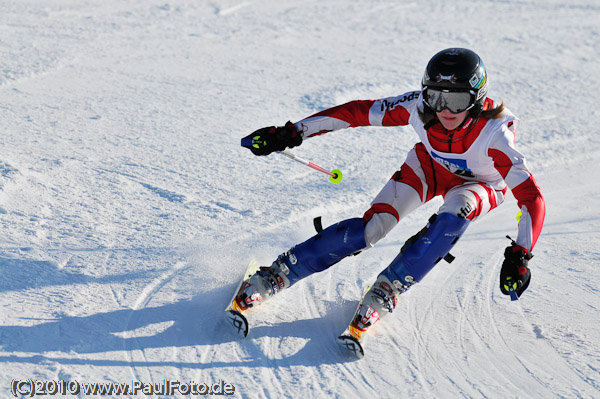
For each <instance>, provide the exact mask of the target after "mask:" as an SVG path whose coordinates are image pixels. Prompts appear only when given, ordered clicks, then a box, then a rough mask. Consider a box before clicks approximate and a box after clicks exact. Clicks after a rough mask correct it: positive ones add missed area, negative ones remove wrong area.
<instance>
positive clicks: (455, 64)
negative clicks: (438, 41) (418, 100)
mask: <svg viewBox="0 0 600 399" xmlns="http://www.w3.org/2000/svg"><path fill="white" fill-rule="evenodd" d="M428 88H435V89H438V90H444V91H466V92H471V93H472V94H473V96H472V103H473V105H474V106H473V107H472V108H471V115H472V116H474V117H476V116H478V115H479V114H480V113H481V111H482V109H483V102H484V101H485V98H486V94H487V89H488V85H487V72H486V71H485V66H484V65H483V61H482V60H481V58H480V57H479V56H478V55H477V54H476V53H475V52H473V51H471V50H469V49H466V48H449V49H446V50H442V51H440V52H439V53H437V54H436V55H434V56H433V57H432V58H431V60H429V63H428V64H427V68H425V73H424V75H423V81H422V82H421V89H422V94H423V99H424V100H426V99H427V93H426V91H427V89H428ZM425 106H426V107H428V105H427V102H425Z"/></svg>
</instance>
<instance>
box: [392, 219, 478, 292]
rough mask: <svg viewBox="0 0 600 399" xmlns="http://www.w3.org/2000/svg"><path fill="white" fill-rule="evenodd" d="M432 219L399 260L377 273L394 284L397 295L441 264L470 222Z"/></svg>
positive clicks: (412, 240) (401, 252) (408, 243)
mask: <svg viewBox="0 0 600 399" xmlns="http://www.w3.org/2000/svg"><path fill="white" fill-rule="evenodd" d="M432 219H433V220H432ZM432 219H430V220H429V227H426V228H424V229H423V230H421V232H419V233H418V234H417V235H415V236H413V237H412V238H410V239H409V240H408V241H407V242H406V244H405V245H404V247H403V248H402V250H401V251H400V253H399V254H398V256H396V258H395V259H394V260H393V261H392V263H391V264H390V265H389V266H388V267H387V268H386V269H385V270H384V271H382V272H381V273H380V275H384V276H386V277H387V278H388V279H389V280H390V281H391V282H393V283H394V286H396V288H397V289H399V290H400V291H404V290H406V289H408V288H410V286H411V285H413V284H414V283H417V282H419V281H421V279H422V278H423V277H425V275H426V274H427V273H429V271H430V270H431V269H433V267H434V266H435V265H436V264H437V263H438V262H439V261H440V260H442V259H443V258H444V257H445V256H446V255H448V253H449V252H450V250H451V249H452V247H453V246H454V244H455V243H456V242H457V241H458V239H459V238H460V237H461V236H462V234H463V233H464V232H465V230H466V229H467V227H468V226H469V222H470V221H469V220H467V219H463V218H460V217H458V216H455V215H453V214H450V213H441V214H439V215H434V217H432ZM396 281H398V282H399V283H400V284H398V283H397V282H396Z"/></svg>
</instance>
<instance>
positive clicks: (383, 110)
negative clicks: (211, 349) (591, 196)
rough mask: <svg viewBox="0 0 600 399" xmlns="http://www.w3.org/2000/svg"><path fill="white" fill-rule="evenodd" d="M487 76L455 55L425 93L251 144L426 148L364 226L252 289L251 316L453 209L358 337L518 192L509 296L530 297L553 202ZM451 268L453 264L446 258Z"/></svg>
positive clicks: (430, 230)
mask: <svg viewBox="0 0 600 399" xmlns="http://www.w3.org/2000/svg"><path fill="white" fill-rule="evenodd" d="M487 90H488V82H487V73H486V70H485V67H484V64H483V62H482V60H481V58H480V57H479V56H478V55H477V54H476V53H474V52H473V51H471V50H468V49H463V48H451V49H446V50H442V51H440V52H439V53H437V54H436V55H434V56H433V58H431V60H430V61H429V63H428V64H427V67H426V69H425V73H424V76H423V79H422V83H421V90H420V91H412V92H408V93H405V94H402V95H400V96H397V97H390V98H384V99H379V100H368V101H352V102H349V103H346V104H343V105H339V106H336V107H333V108H330V109H327V110H324V111H321V112H319V113H317V114H314V115H312V116H310V117H308V118H306V119H302V120H301V121H299V122H296V123H292V122H289V121H288V122H287V123H286V124H285V125H284V126H281V127H274V126H270V127H265V128H262V129H259V130H257V131H255V132H254V133H252V134H250V135H248V136H247V137H245V138H244V139H242V142H243V143H245V142H246V143H247V142H248V140H250V142H251V143H252V145H249V146H248V148H249V149H250V150H251V151H252V152H253V153H254V154H255V155H267V154H270V153H272V152H274V151H282V150H284V149H286V148H288V147H289V148H292V147H295V146H298V145H300V144H302V142H303V140H305V139H308V138H311V137H315V136H318V135H321V134H324V133H328V132H331V131H335V130H340V129H344V128H348V127H357V126H405V125H409V124H410V125H411V126H412V127H413V129H414V130H415V131H416V132H417V135H418V136H419V139H420V142H419V143H417V144H416V145H415V146H414V148H412V149H411V150H410V151H409V152H408V155H407V157H406V161H405V162H404V164H403V165H402V166H401V167H400V170H398V171H397V172H396V173H395V174H394V175H393V176H392V178H391V179H390V180H389V181H388V182H387V184H386V185H385V186H384V187H383V189H382V190H381V192H380V193H379V194H378V195H377V196H376V197H375V199H374V200H373V202H372V203H371V207H370V208H369V209H368V210H367V211H366V212H365V213H364V215H363V216H362V217H360V218H352V219H347V220H343V221H341V222H339V223H337V224H335V225H332V226H330V227H328V228H327V229H325V230H322V231H320V232H319V233H318V234H316V235H315V236H313V237H312V238H310V239H308V240H306V241H305V242H303V243H301V244H298V245H296V246H294V247H292V248H291V249H290V250H289V251H287V252H284V253H283V254H281V255H279V257H278V258H277V259H276V260H275V261H274V262H273V264H272V265H271V266H268V267H261V268H260V270H259V271H258V272H256V273H255V274H254V275H252V277H250V278H249V279H248V280H246V281H245V282H244V283H243V284H242V286H241V288H240V290H239V291H238V293H237V295H236V297H235V298H234V301H233V307H234V308H235V309H236V310H238V311H240V312H243V311H244V310H246V309H248V308H251V307H255V306H258V305H260V304H262V303H263V302H264V301H266V300H268V299H270V298H271V297H273V296H274V295H275V294H277V293H278V292H279V291H281V290H282V289H287V288H289V287H290V286H292V285H294V284H295V283H296V282H298V281H299V280H301V279H303V278H305V277H307V276H309V275H311V274H313V273H317V272H320V271H323V270H326V269H327V268H329V267H330V266H332V265H334V264H335V263H337V262H339V261H340V260H342V259H343V258H345V257H347V256H349V255H353V254H357V253H359V252H361V251H363V250H365V249H368V248H370V247H372V246H373V245H375V243H377V242H378V241H379V240H381V239H382V238H383V237H385V235H386V234H387V233H388V232H389V231H390V230H392V228H394V226H396V225H397V224H398V222H399V221H400V220H401V219H402V218H403V217H404V216H406V215H407V214H408V213H410V212H411V211H413V210H415V209H416V208H418V207H419V206H421V205H423V204H425V203H426V202H427V201H429V200H431V199H432V198H434V197H436V196H439V195H441V196H442V197H443V198H444V203H443V205H442V206H441V207H440V208H439V210H438V212H437V214H434V215H433V216H432V217H431V218H430V219H429V221H428V223H427V225H426V227H425V228H423V229H422V230H421V231H420V232H419V233H417V234H416V235H415V236H413V237H412V238H410V239H409V240H408V241H407V242H406V243H405V244H404V246H403V247H402V249H401V250H400V253H399V254H398V255H397V257H396V258H395V259H394V260H393V261H392V262H391V263H390V265H389V266H388V267H387V268H386V269H384V270H383V271H382V272H381V273H380V274H379V275H378V277H377V280H376V281H375V283H374V284H373V285H372V287H371V288H370V290H369V291H368V292H367V293H366V294H365V296H364V297H363V300H362V302H361V304H360V305H359V309H358V311H357V314H356V317H355V318H354V319H353V320H352V322H351V325H350V327H351V329H352V330H354V331H353V335H355V336H357V338H362V335H363V334H364V333H365V332H366V331H367V329H368V328H369V327H370V326H372V325H373V324H374V323H376V322H377V321H378V320H379V319H380V318H382V317H384V316H385V315H386V314H388V313H390V312H392V311H393V310H394V307H395V305H396V301H397V297H398V295H400V294H402V293H403V292H405V291H406V290H407V289H409V288H410V287H411V286H412V285H414V284H415V283H417V282H419V281H421V280H422V279H423V277H424V276H425V275H426V274H427V273H428V272H429V271H430V270H431V269H432V268H433V267H434V266H435V265H436V264H437V262H439V261H440V260H441V259H443V258H445V257H446V255H448V253H449V251H450V249H451V248H452V247H453V246H454V244H456V242H457V241H458V239H459V238H460V237H461V236H462V234H463V233H464V232H465V230H466V229H467V227H468V226H469V224H470V223H471V222H473V221H475V220H477V219H479V218H481V217H482V216H484V215H486V214H487V213H488V212H490V211H491V210H492V209H494V208H496V207H497V206H498V205H500V204H501V203H502V202H503V201H504V198H505V194H506V191H507V187H509V188H510V189H511V191H512V193H513V195H514V196H515V197H516V199H517V201H518V206H519V208H520V214H521V216H520V219H519V222H518V235H517V238H516V240H515V241H512V244H511V245H510V246H509V247H507V248H506V250H505V251H504V262H503V264H502V269H501V271H500V290H501V291H502V293H503V294H506V295H508V294H509V291H511V290H514V292H516V294H517V295H518V296H520V295H521V294H522V293H523V292H524V291H525V290H526V289H527V287H528V285H529V281H530V277H531V273H530V270H529V267H528V261H529V260H530V259H531V258H532V254H531V251H532V249H533V247H534V245H535V243H536V241H537V239H538V237H539V235H540V232H541V230H542V224H543V221H544V216H545V202H544V199H543V197H542V194H541V192H540V189H539V187H538V186H537V184H536V182H535V179H534V178H533V176H532V175H531V173H530V172H529V170H528V169H527V166H526V164H525V157H524V156H523V155H522V154H521V153H520V152H519V151H517V149H516V148H515V143H514V142H515V130H516V128H517V125H518V122H519V120H518V119H517V118H516V117H515V116H514V115H513V114H512V113H511V112H510V111H509V110H508V109H506V108H505V107H504V102H502V103H501V104H497V103H495V102H494V101H492V100H491V99H489V98H487V96H486V93H487ZM446 259H449V258H446Z"/></svg>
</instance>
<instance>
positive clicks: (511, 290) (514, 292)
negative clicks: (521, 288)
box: [508, 287, 519, 301]
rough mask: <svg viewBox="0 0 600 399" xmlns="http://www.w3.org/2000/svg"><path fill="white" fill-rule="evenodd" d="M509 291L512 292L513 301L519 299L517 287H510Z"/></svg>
mask: <svg viewBox="0 0 600 399" xmlns="http://www.w3.org/2000/svg"><path fill="white" fill-rule="evenodd" d="M508 293H509V294H510V300H511V301H518V300H519V296H518V295H517V291H515V289H514V288H513V287H510V288H509V289H508Z"/></svg>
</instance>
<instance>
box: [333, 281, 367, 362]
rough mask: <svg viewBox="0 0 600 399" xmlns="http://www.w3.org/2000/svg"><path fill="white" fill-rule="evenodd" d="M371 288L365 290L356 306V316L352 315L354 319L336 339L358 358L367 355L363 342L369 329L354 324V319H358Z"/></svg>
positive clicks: (345, 349)
mask: <svg viewBox="0 0 600 399" xmlns="http://www.w3.org/2000/svg"><path fill="white" fill-rule="evenodd" d="M370 288H371V287H370V286H368V287H367V288H366V289H365V290H364V292H363V295H362V298H361V299H360V302H359V303H358V306H357V307H356V311H355V312H354V316H352V319H351V320H350V323H349V324H348V327H346V329H345V330H344V332H343V333H341V334H340V335H339V336H338V337H337V339H336V340H337V343H338V344H339V345H340V347H341V348H342V349H343V350H344V352H346V353H350V354H352V355H354V356H356V358H358V359H362V358H363V357H364V356H365V351H364V349H363V346H362V342H363V340H364V338H365V335H366V334H367V331H366V330H364V331H363V330H361V329H359V328H357V327H356V326H355V325H354V320H355V319H356V316H357V315H358V311H359V310H360V306H361V305H362V303H363V301H364V299H365V295H366V294H367V292H368V291H369V289H370Z"/></svg>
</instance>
